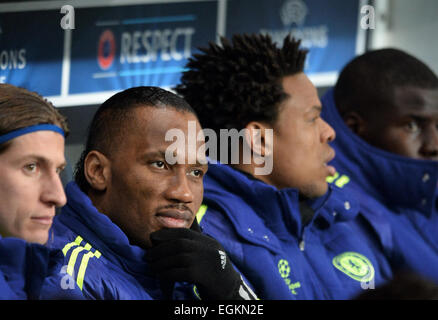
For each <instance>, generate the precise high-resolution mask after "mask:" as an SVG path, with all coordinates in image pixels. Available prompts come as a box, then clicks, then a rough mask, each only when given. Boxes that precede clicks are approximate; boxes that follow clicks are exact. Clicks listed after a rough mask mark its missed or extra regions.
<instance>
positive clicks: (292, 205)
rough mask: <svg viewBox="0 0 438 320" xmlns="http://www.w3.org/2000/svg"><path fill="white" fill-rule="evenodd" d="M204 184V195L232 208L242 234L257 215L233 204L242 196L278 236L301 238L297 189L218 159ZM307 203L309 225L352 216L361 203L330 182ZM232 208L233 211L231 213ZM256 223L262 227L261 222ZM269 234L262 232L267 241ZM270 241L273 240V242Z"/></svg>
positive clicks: (327, 225) (233, 218) (331, 221)
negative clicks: (270, 182) (281, 186)
mask: <svg viewBox="0 0 438 320" xmlns="http://www.w3.org/2000/svg"><path fill="white" fill-rule="evenodd" d="M204 186H205V194H204V198H205V199H207V200H208V199H210V200H213V201H217V202H220V204H221V205H222V206H223V207H225V208H229V210H227V211H229V212H228V213H229V218H230V219H232V220H233V222H234V223H235V224H236V225H237V228H238V229H241V230H243V232H242V234H247V233H246V232H245V231H246V229H248V228H252V227H253V226H252V225H249V224H248V222H249V221H251V222H252V223H253V221H254V217H251V216H248V215H246V214H245V212H244V211H245V210H242V209H241V208H237V207H236V206H234V205H233V203H238V202H239V201H240V202H242V201H241V200H243V202H244V204H245V207H250V208H251V210H252V211H254V212H256V214H257V215H258V216H259V217H260V218H261V219H262V221H263V225H264V226H266V227H267V228H268V229H269V230H270V231H272V233H274V234H275V236H276V237H278V238H280V239H285V240H286V239H289V238H290V234H293V235H294V236H295V237H298V238H301V235H302V232H303V226H302V223H301V215H300V208H299V206H300V200H299V192H298V190H297V189H293V188H288V189H281V190H279V189H277V188H276V187H274V186H271V185H268V184H266V183H264V182H262V181H260V180H258V179H253V178H251V177H249V176H248V175H247V174H244V173H242V172H240V171H238V170H235V169H233V168H231V167H230V166H228V165H223V164H219V163H217V164H209V169H208V172H207V175H206V177H205V180H204ZM224 191H225V192H227V193H232V194H233V196H230V195H229V194H228V195H227V196H224V194H223V192H224ZM236 198H237V199H236ZM235 201H237V202H235ZM301 205H303V203H301ZM305 205H308V206H310V207H311V208H312V210H314V211H315V214H314V216H313V218H312V220H311V221H310V223H309V226H312V225H313V224H315V223H318V224H319V223H320V222H321V220H323V221H324V224H325V225H326V227H329V226H330V225H332V223H333V222H335V221H345V220H350V219H353V218H354V217H355V216H356V215H357V212H358V205H357V203H356V202H355V201H353V199H351V198H349V199H347V197H346V195H345V193H344V192H342V191H341V190H339V189H336V188H332V187H331V186H330V187H329V190H328V192H327V193H326V194H325V195H324V196H322V197H319V198H317V199H312V200H306V204H305ZM239 209H241V211H239ZM233 211H236V212H233ZM231 212H232V214H230V213H231ZM249 215H251V213H250V214H249ZM255 227H256V228H257V227H259V228H262V229H263V226H262V225H261V226H255ZM265 229H266V228H265ZM238 231H239V230H238ZM266 236H268V237H269V235H268V234H264V235H260V237H264V239H262V241H261V242H264V243H266V241H265V240H266ZM271 245H274V244H273V243H272V242H271Z"/></svg>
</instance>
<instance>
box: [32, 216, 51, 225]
mask: <svg viewBox="0 0 438 320" xmlns="http://www.w3.org/2000/svg"><path fill="white" fill-rule="evenodd" d="M31 219H32V221H33V222H35V223H38V224H42V225H45V226H50V225H52V222H53V216H41V217H31Z"/></svg>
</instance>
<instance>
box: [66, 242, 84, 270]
mask: <svg viewBox="0 0 438 320" xmlns="http://www.w3.org/2000/svg"><path fill="white" fill-rule="evenodd" d="M82 250H84V247H77V248H76V249H74V250H73V252H72V253H71V256H70V259H69V260H68V266H67V273H68V274H69V275H71V276H72V277H73V271H74V268H75V263H76V259H77V258H78V254H79V252H81V251H82Z"/></svg>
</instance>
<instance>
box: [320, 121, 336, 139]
mask: <svg viewBox="0 0 438 320" xmlns="http://www.w3.org/2000/svg"><path fill="white" fill-rule="evenodd" d="M321 121H322V130H321V142H322V143H328V142H332V141H333V140H335V139H336V131H335V130H334V129H333V128H332V126H331V125H329V124H328V123H327V122H326V121H325V120H323V119H322V118H321Z"/></svg>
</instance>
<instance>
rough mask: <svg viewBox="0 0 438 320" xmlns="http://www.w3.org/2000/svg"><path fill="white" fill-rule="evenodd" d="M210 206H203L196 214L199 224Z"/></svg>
mask: <svg viewBox="0 0 438 320" xmlns="http://www.w3.org/2000/svg"><path fill="white" fill-rule="evenodd" d="M207 208H208V206H207V205H205V204H203V205H201V207H200V208H199V210H198V212H197V213H196V219H197V220H198V223H201V220H202V218H204V215H205V214H206V213H207Z"/></svg>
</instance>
